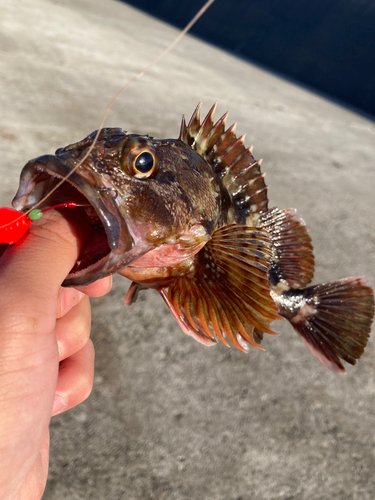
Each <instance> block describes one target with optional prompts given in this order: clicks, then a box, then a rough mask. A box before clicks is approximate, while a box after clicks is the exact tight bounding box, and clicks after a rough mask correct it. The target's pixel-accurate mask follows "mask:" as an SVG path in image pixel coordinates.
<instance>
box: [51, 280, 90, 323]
mask: <svg viewBox="0 0 375 500" xmlns="http://www.w3.org/2000/svg"><path fill="white" fill-rule="evenodd" d="M85 297H87V296H86V295H85V294H84V293H83V292H81V291H79V290H76V289H75V288H63V287H60V290H59V292H58V296H57V308H56V318H62V317H63V316H65V314H67V313H68V312H69V311H70V310H71V309H72V308H73V307H75V306H76V305H77V304H79V303H80V302H82V300H83V299H84V298H85Z"/></svg>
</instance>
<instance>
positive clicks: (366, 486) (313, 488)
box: [0, 0, 375, 500]
mask: <svg viewBox="0 0 375 500" xmlns="http://www.w3.org/2000/svg"><path fill="white" fill-rule="evenodd" d="M207 15H210V14H209V12H208V13H207ZM0 19H1V30H0V51H1V56H0V75H1V76H0V78H1V80H0V81H1V92H0V109H1V116H0V151H1V152H0V154H1V162H0V169H1V180H2V181H1V184H0V202H1V203H2V205H9V204H10V202H11V199H12V196H13V195H14V193H15V190H16V187H17V179H18V175H19V172H20V170H21V168H22V166H23V165H24V164H25V163H26V161H27V160H29V159H30V158H33V157H35V156H38V155H41V154H44V153H53V152H54V150H55V149H56V148H57V147H60V146H64V145H67V144H69V143H72V142H75V141H77V140H79V139H82V138H83V137H85V136H86V135H87V134H88V133H90V132H91V131H92V130H94V129H96V128H97V127H98V125H99V123H100V119H101V115H102V113H103V111H104V109H105V107H106V105H107V103H108V102H109V100H110V98H111V97H112V96H113V95H114V93H115V92H116V91H117V90H118V89H119V88H120V87H121V86H122V85H123V84H124V82H125V81H126V79H128V78H130V77H131V76H133V75H134V74H135V72H137V71H138V70H139V69H140V68H142V67H143V66H145V65H146V64H147V63H148V62H149V61H151V60H152V59H153V58H154V57H156V55H158V54H159V53H160V52H161V51H162V50H163V49H164V47H165V46H166V45H167V44H168V43H169V42H170V41H171V40H172V39H173V38H174V37H175V35H176V32H175V30H174V29H172V28H170V27H169V26H167V25H165V24H163V23H160V22H158V21H156V20H155V19H153V18H151V17H148V16H147V15H144V14H143V13H141V12H139V11H137V10H134V9H133V8H129V7H128V6H127V5H125V4H123V3H117V2H113V1H110V0H107V1H105V0H33V1H32V2H30V0H19V1H17V2H14V1H13V0H3V2H2V7H1V12H0ZM218 29H222V27H219V26H218ZM199 100H202V101H204V110H205V111H206V110H208V108H209V107H210V106H211V104H212V103H213V101H215V100H218V101H219V106H218V116H220V114H221V113H223V112H225V111H226V110H227V109H229V110H230V111H231V114H230V118H231V120H232V121H238V128H237V130H238V132H239V133H243V132H247V134H248V135H247V144H248V145H250V144H253V145H254V151H255V155H256V156H257V157H262V158H263V159H264V163H263V169H264V170H265V171H266V172H267V182H268V184H269V185H270V190H269V196H270V200H271V206H273V205H277V206H279V207H281V208H282V207H296V208H297V209H298V210H299V212H300V213H301V214H302V215H303V217H304V219H305V221H306V223H307V225H308V227H309V228H310V231H311V235H312V238H313V242H314V245H315V252H316V276H315V280H314V282H316V283H317V282H321V281H326V280H329V279H336V278H341V277H344V276H348V275H356V274H367V275H368V276H369V277H370V278H371V279H372V281H373V282H375V237H374V210H375V201H374V188H375V169H374V158H375V125H374V123H373V122H372V121H369V120H368V119H365V118H363V117H361V116H359V115H357V114H355V113H354V112H351V111H348V110H346V109H344V108H342V107H340V106H338V105H336V104H333V103H331V102H329V101H327V100H325V99H323V98H321V97H318V96H316V95H314V94H312V93H310V92H308V91H306V90H304V89H301V88H299V87H298V86H296V85H293V84H291V83H289V82H286V81H284V80H282V79H280V78H277V77H275V76H274V75H272V74H270V73H267V72H266V71H264V70H261V69H259V68H257V67H255V66H252V65H251V64H248V63H246V62H243V61H241V60H238V59H236V58H235V57H233V56H231V55H228V54H226V53H225V52H222V51H219V50H217V49H215V48H213V47H211V46H209V45H207V44H204V43H202V42H200V41H197V40H196V39H194V38H190V37H188V38H185V40H184V41H182V42H181V44H180V45H179V46H178V47H177V48H176V49H175V50H174V52H173V53H171V54H170V55H169V56H168V57H167V58H166V59H165V60H164V61H163V62H162V63H160V64H159V65H158V66H157V67H156V68H154V69H153V70H152V71H150V73H148V74H147V75H146V76H145V77H143V78H142V79H141V80H140V81H138V82H137V83H136V84H135V85H133V86H132V87H131V88H130V89H129V90H128V91H127V92H126V93H125V94H124V95H123V96H122V97H121V98H120V100H119V101H118V102H117V103H116V104H115V106H114V108H113V110H112V111H111V113H110V117H109V119H108V120H107V125H108V126H119V127H122V128H124V129H126V130H128V131H129V132H133V133H143V134H150V135H153V136H155V137H172V138H174V137H176V136H177V134H178V131H179V125H180V117H181V115H182V114H183V113H185V114H186V115H190V114H191V113H192V111H193V109H194V107H195V105H196V104H197V102H198V101H199ZM127 286H128V283H127V282H126V281H125V280H124V279H121V278H118V279H116V280H115V285H114V289H113V291H112V292H111V294H110V295H108V296H106V297H105V298H101V299H96V300H93V326H92V338H93V341H94V344H95V347H96V377H95V384H94V389H93V392H92V395H91V396H90V398H89V399H88V400H87V401H86V402H85V403H84V404H82V405H80V406H79V407H78V408H75V409H74V410H72V411H69V412H68V413H66V414H63V415H60V416H58V417H55V418H53V420H52V423H51V433H52V442H51V466H50V475H49V482H48V485H47V489H46V492H45V495H44V499H45V500H50V499H53V500H62V499H64V500H65V499H71V500H83V499H94V500H98V499H126V500H148V499H150V500H151V499H155V500H170V499H173V500H202V499H203V500H205V499H209V500H265V499H266V500H271V499H272V500H273V499H275V500H276V499H283V500H287V499H288V500H291V499H302V500H326V499H329V500H332V499H340V500H349V499H350V500H353V499H361V500H372V499H373V498H375V475H374V470H375V456H374V453H375V436H374V423H375V407H374V399H375V382H374V378H375V343H374V341H373V339H372V340H370V342H369V345H368V347H367V349H366V352H365V354H364V356H363V358H362V359H361V361H360V362H359V364H358V366H356V367H354V368H352V367H349V368H348V374H347V376H338V375H334V374H333V373H331V372H329V371H328V370H326V369H325V368H324V367H323V366H321V365H320V364H319V363H318V362H317V361H316V360H315V359H314V358H313V357H312V356H311V355H310V353H309V352H308V350H307V349H306V348H305V346H304V345H303V344H302V342H301V341H300V340H299V338H297V336H296V335H295V334H294V333H293V331H292V330H291V328H289V326H288V325H287V324H286V323H281V322H280V324H279V325H278V326H277V329H278V331H279V332H280V336H279V337H271V336H268V338H266V339H265V341H264V344H263V345H264V346H265V347H266V349H267V350H266V352H260V351H257V350H255V349H252V350H251V351H250V353H249V354H248V355H245V354H243V353H241V352H239V351H237V350H235V349H227V348H226V347H225V346H223V345H218V346H216V347H215V348H211V349H210V348H205V347H203V346H202V345H200V344H198V343H196V342H195V341H194V340H192V339H191V338H190V337H187V336H185V335H183V333H182V332H181V331H180V330H179V328H178V326H177V324H175V321H174V319H173V318H172V316H171V315H170V313H169V312H168V310H167V309H166V307H165V306H164V305H163V303H162V301H161V299H159V297H158V296H157V294H156V293H155V292H151V291H149V292H144V293H143V295H141V297H140V299H139V301H138V302H137V303H136V304H135V305H133V306H132V307H130V308H125V307H124V306H123V304H122V297H123V295H124V294H125V291H126V289H127Z"/></svg>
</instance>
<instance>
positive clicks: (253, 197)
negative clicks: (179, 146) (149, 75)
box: [179, 102, 268, 222]
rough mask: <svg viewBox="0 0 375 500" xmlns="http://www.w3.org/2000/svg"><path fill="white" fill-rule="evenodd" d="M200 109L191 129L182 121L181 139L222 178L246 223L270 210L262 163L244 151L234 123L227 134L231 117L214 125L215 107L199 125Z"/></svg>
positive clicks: (192, 120)
mask: <svg viewBox="0 0 375 500" xmlns="http://www.w3.org/2000/svg"><path fill="white" fill-rule="evenodd" d="M201 105H202V103H201V102H200V103H198V106H197V107H196V109H195V111H194V113H193V116H192V117H191V119H190V121H189V123H188V125H186V122H185V119H184V118H183V120H182V123H181V130H180V136H179V139H180V140H181V141H184V142H185V143H186V144H189V146H191V147H192V148H193V149H195V150H196V151H197V152H198V153H199V154H200V155H201V156H202V157H203V158H204V159H205V160H206V161H207V162H208V163H209V164H210V165H211V166H212V168H213V170H214V171H215V173H216V174H218V175H220V176H221V177H222V181H223V184H224V186H225V187H226V189H227V190H228V192H229V194H230V195H231V197H232V199H233V203H234V205H235V206H236V207H237V208H238V210H239V212H240V213H241V214H242V217H241V220H242V221H243V222H245V220H246V217H247V216H248V215H249V214H251V213H262V212H264V211H266V210H267V209H268V198H267V186H266V184H265V182H264V176H262V175H261V171H260V161H258V162H256V161H255V159H254V156H253V155H252V148H246V147H245V145H244V136H241V137H239V138H237V136H236V131H235V129H236V124H235V123H234V124H233V125H231V126H230V127H229V128H228V129H227V130H225V123H226V119H227V116H228V113H225V114H224V115H223V116H222V117H221V118H220V119H219V120H218V121H217V122H216V123H215V124H214V113H215V109H216V103H215V104H214V105H213V106H212V108H211V109H210V111H209V112H208V113H207V116H206V117H205V118H204V120H203V121H202V123H200V109H201ZM255 179H256V181H255ZM234 195H235V197H234Z"/></svg>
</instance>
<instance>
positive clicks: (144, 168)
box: [133, 151, 156, 178]
mask: <svg viewBox="0 0 375 500" xmlns="http://www.w3.org/2000/svg"><path fill="white" fill-rule="evenodd" d="M155 165H156V160H155V156H154V155H153V154H152V153H150V152H149V151H143V152H142V153H139V155H137V156H136V157H135V158H134V160H133V168H134V172H135V176H136V177H138V178H142V177H149V176H150V175H151V174H152V172H153V171H154V169H155Z"/></svg>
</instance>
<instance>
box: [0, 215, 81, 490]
mask: <svg viewBox="0 0 375 500" xmlns="http://www.w3.org/2000/svg"><path fill="white" fill-rule="evenodd" d="M51 212H52V211H51ZM43 219H44V221H43ZM83 227H85V226H84V225H83ZM78 232H79V231H78V228H77V227H76V226H75V223H73V222H71V223H70V222H68V221H67V220H65V219H64V217H63V216H62V215H61V214H58V213H54V214H52V213H46V214H45V216H44V217H43V218H42V219H41V221H36V222H34V223H33V224H32V226H31V228H30V230H29V232H28V234H26V235H25V237H24V238H23V239H22V240H21V241H20V242H19V243H18V244H16V245H14V246H12V247H10V248H8V249H7V251H6V252H5V253H4V254H3V255H2V257H1V260H0V290H1V293H0V332H1V335H0V395H1V411H0V443H1V454H0V485H6V488H7V491H12V488H14V485H15V484H22V482H23V481H24V479H25V478H26V476H27V474H28V471H29V470H30V468H31V467H32V465H33V463H34V462H35V460H36V457H37V454H38V453H39V450H40V447H41V445H42V443H43V440H44V438H45V432H46V429H47V428H48V423H49V419H50V415H51V408H52V404H53V400H54V394H55V389H56V381H57V376H58V350H57V343H56V339H55V334H54V329H55V322H56V304H57V294H58V291H59V288H60V285H61V283H62V281H63V280H64V278H65V276H66V275H67V274H68V273H69V271H70V269H72V267H73V265H74V263H75V261H76V259H77V258H78V255H79V251H80V244H81V242H80V238H79V237H78ZM82 234H83V236H82V238H83V240H84V239H85V238H86V237H87V236H85V234H84V230H82ZM30 436H32V440H30ZM10 471H12V474H11V475H10ZM0 490H1V486H0ZM1 491H3V490H1ZM0 496H2V495H1V493H0ZM5 496H6V495H5Z"/></svg>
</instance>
